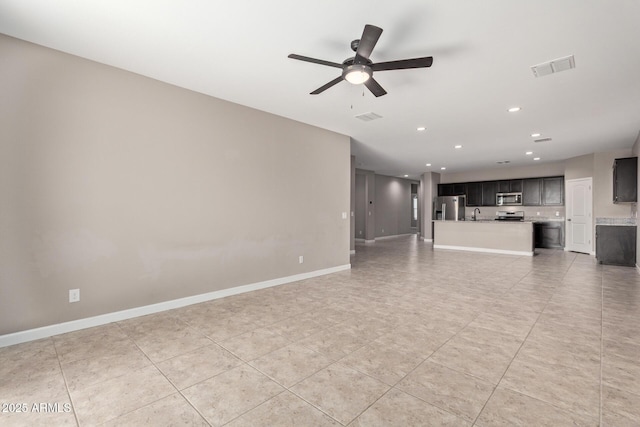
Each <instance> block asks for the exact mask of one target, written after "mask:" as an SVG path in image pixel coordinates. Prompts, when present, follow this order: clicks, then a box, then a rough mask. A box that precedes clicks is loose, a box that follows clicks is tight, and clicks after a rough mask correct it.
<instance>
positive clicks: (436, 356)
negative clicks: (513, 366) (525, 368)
mask: <svg viewBox="0 0 640 427" xmlns="http://www.w3.org/2000/svg"><path fill="white" fill-rule="evenodd" d="M521 344H522V340H521V339H519V338H516V337H515V336H513V335H510V334H507V333H504V332H498V331H492V330H489V329H485V328H480V327H473V326H469V327H467V328H465V329H464V330H462V331H461V332H460V333H459V334H458V335H456V336H455V337H453V338H452V339H451V340H449V341H448V342H447V343H446V344H444V345H443V346H442V347H441V348H440V349H438V350H437V351H436V352H435V353H433V355H431V356H430V357H429V360H431V361H433V362H436V363H439V364H441V365H444V366H447V367H449V368H451V369H454V370H457V371H460V372H465V373H467V374H470V375H474V376H476V377H479V378H482V379H484V380H486V381H489V382H491V383H493V384H498V381H500V378H502V375H503V374H504V372H505V371H506V370H507V367H508V366H509V364H510V363H511V360H512V359H513V357H514V356H515V354H516V352H517V351H518V348H519V347H520V345H521Z"/></svg>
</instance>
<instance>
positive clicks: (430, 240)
mask: <svg viewBox="0 0 640 427" xmlns="http://www.w3.org/2000/svg"><path fill="white" fill-rule="evenodd" d="M422 240H424V241H425V242H426V243H433V239H426V238H424V237H423V238H422Z"/></svg>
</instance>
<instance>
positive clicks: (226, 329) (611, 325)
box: [0, 236, 640, 426]
mask: <svg viewBox="0 0 640 427" xmlns="http://www.w3.org/2000/svg"><path fill="white" fill-rule="evenodd" d="M538 252H539V253H538V255H537V256H535V257H533V258H528V257H516V256H506V255H491V254H479V253H470V252H467V253H465V252H453V251H440V250H439V251H434V250H433V249H432V247H431V245H430V244H428V243H424V242H419V241H417V239H416V238H415V236H405V237H399V238H395V239H389V240H383V241H379V242H376V243H375V244H373V245H359V246H358V247H357V254H356V255H355V256H354V257H353V258H352V263H353V268H352V270H351V271H346V272H341V273H336V274H332V275H327V276H323V277H318V278H314V279H310V280H305V281H301V282H296V283H291V284H287V285H282V286H279V287H275V288H270V289H265V290H261V291H256V292H252V293H247V294H243V295H237V296H233V297H229V298H225V299H220V300H216V301H211V302H207V303H203V304H198V305H193V306H189V307H185V308H181V309H177V310H173V311H169V312H164V313H160V314H156V315H151V316H146V317H141V318H136V319H131V320H127V321H123V322H119V323H114V324H109V325H105V326H101V327H97V328H92V329H86V330H82V331H78V332H73V333H69V334H64V335H59V336H54V337H52V338H48V339H43V340H39V341H34V342H30V343H25V344H20V345H16V346H12V347H6V348H2V349H0V404H2V405H3V408H2V409H3V410H4V411H5V412H0V425H3V426H7V425H25V426H33V425H56V426H64V425H82V426H85V425H107V426H127V425H130V426H142V425H150V426H160V425H203V426H207V425H210V426H221V425H229V426H260V425H264V426H276V425H289V426H339V425H349V426H382V425H388V426H408V425H420V426H425V425H434V426H441V425H451V426H471V425H474V426H514V425H524V426H538V425H540V426H564V425H572V426H573V425H580V426H595V425H610V426H638V425H640V328H639V326H638V325H639V324H640V274H638V272H637V271H636V270H635V269H633V268H624V267H609V266H604V267H603V266H600V265H598V264H596V263H595V261H594V258H593V257H590V256H587V255H580V254H575V253H570V252H567V253H565V252H563V251H555V250H540V251H538ZM43 403H44V404H45V405H44V406H42V405H41V404H43ZM16 404H25V405H26V407H24V408H22V407H21V406H16ZM34 404H35V406H34ZM47 404H48V405H49V406H47ZM56 404H57V407H56ZM11 405H13V406H11ZM20 408H22V409H26V412H22V413H21V412H16V410H17V409H20ZM38 409H40V411H38ZM54 410H57V412H52V411H54ZM7 411H8V412H7Z"/></svg>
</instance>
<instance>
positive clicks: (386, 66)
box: [371, 56, 433, 71]
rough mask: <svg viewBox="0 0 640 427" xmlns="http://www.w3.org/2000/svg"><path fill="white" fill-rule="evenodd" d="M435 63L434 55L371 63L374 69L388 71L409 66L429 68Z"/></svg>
mask: <svg viewBox="0 0 640 427" xmlns="http://www.w3.org/2000/svg"><path fill="white" fill-rule="evenodd" d="M431 64H433V57H432V56H425V57H424V58H413V59H401V60H399V61H389V62H378V63H376V64H371V69H372V70H373V71H386V70H406V69H409V68H427V67H431Z"/></svg>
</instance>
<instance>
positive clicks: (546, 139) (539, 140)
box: [533, 138, 551, 142]
mask: <svg viewBox="0 0 640 427" xmlns="http://www.w3.org/2000/svg"><path fill="white" fill-rule="evenodd" d="M549 141H551V138H540V139H534V140H533V142H549Z"/></svg>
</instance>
